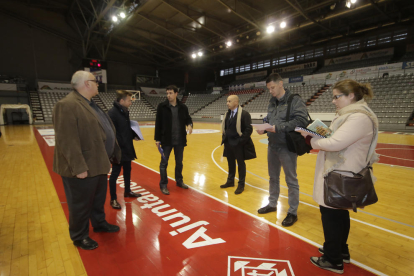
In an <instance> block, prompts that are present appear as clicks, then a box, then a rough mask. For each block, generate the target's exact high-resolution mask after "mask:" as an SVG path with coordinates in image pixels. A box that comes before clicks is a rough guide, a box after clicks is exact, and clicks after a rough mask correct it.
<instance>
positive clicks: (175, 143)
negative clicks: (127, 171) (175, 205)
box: [154, 85, 193, 195]
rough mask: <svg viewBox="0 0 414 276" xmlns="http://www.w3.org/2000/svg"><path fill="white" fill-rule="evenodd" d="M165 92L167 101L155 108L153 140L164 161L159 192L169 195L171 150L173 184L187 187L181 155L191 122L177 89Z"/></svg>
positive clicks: (162, 161) (161, 165) (161, 166)
mask: <svg viewBox="0 0 414 276" xmlns="http://www.w3.org/2000/svg"><path fill="white" fill-rule="evenodd" d="M166 90H167V100H165V102H162V103H160V104H159V105H158V108H157V116H156V119H155V135H154V139H155V143H156V145H157V147H158V146H160V145H161V147H162V149H163V151H164V155H165V159H164V158H161V163H160V175H161V180H160V188H161V192H162V193H163V194H165V195H169V194H170V192H169V191H168V189H167V184H168V177H167V166H168V159H169V157H170V153H171V151H172V149H174V155H175V182H176V183H177V186H178V187H180V188H183V189H188V186H187V185H186V184H184V182H183V175H182V171H183V154H184V147H185V146H187V131H186V126H187V130H188V133H189V134H191V133H192V132H193V121H192V120H191V117H190V114H189V113H188V108H187V106H186V105H185V104H183V103H181V102H180V101H179V100H178V99H177V95H178V88H177V87H176V86H175V85H170V86H168V87H167V88H166Z"/></svg>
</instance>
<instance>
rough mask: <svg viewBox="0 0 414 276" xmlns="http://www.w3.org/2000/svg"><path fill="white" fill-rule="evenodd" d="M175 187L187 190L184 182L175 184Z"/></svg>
mask: <svg viewBox="0 0 414 276" xmlns="http://www.w3.org/2000/svg"><path fill="white" fill-rule="evenodd" d="M177 187H180V188H183V189H188V186H187V185H186V184H184V182H181V183H177Z"/></svg>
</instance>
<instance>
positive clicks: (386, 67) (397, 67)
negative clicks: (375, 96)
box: [377, 62, 403, 73]
mask: <svg viewBox="0 0 414 276" xmlns="http://www.w3.org/2000/svg"><path fill="white" fill-rule="evenodd" d="M402 67H403V63H402V62H398V63H391V64H384V65H378V66H377V70H378V71H379V72H380V73H382V71H386V72H388V71H395V70H401V68H402Z"/></svg>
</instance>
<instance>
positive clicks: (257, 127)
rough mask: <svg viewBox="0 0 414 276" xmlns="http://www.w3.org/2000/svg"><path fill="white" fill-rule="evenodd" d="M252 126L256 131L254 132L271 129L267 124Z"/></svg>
mask: <svg viewBox="0 0 414 276" xmlns="http://www.w3.org/2000/svg"><path fill="white" fill-rule="evenodd" d="M252 126H253V127H254V128H255V129H256V130H266V129H269V128H273V126H272V125H269V124H267V123H266V124H252Z"/></svg>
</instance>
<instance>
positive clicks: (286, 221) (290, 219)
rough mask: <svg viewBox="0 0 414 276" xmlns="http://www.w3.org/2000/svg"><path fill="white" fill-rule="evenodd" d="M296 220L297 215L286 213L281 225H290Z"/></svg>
mask: <svg viewBox="0 0 414 276" xmlns="http://www.w3.org/2000/svg"><path fill="white" fill-rule="evenodd" d="M297 221H298V216H295V215H293V214H291V213H288V214H287V216H286V218H285V219H284V220H283V221H282V225H283V226H284V227H288V226H292V225H293V224H294V223H295V222H297Z"/></svg>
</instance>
